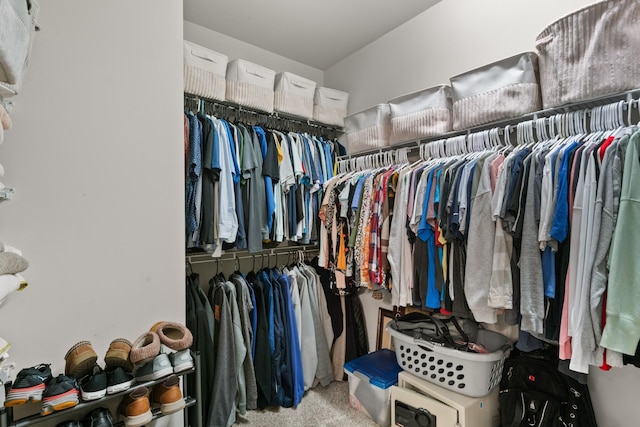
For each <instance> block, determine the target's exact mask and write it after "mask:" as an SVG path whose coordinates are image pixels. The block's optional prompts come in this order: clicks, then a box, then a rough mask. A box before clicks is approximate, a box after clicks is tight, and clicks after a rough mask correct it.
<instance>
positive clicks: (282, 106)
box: [273, 72, 316, 119]
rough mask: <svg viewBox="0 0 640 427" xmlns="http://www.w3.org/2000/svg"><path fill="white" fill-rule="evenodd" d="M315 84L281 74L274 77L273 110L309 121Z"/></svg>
mask: <svg viewBox="0 0 640 427" xmlns="http://www.w3.org/2000/svg"><path fill="white" fill-rule="evenodd" d="M315 92H316V82H314V81H313V80H309V79H305V78H304V77H300V76H297V75H295V74H292V73H288V72H283V73H278V74H277V75H276V85H275V101H274V105H273V109H274V110H276V111H280V112H281V113H287V114H292V115H294V116H298V117H303V118H305V119H311V118H312V117H313V96H314V95H315Z"/></svg>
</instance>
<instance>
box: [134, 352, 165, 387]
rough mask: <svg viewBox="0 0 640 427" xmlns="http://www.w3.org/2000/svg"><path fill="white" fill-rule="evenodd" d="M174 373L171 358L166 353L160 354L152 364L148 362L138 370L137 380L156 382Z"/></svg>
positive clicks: (136, 373)
mask: <svg viewBox="0 0 640 427" xmlns="http://www.w3.org/2000/svg"><path fill="white" fill-rule="evenodd" d="M172 373H173V366H171V362H170V361H169V356H167V355H166V354H164V353H160V354H159V355H157V356H156V357H155V359H153V360H152V361H151V362H147V363H145V364H144V365H142V366H140V367H139V368H137V369H136V372H135V375H136V380H137V381H139V382H144V381H155V380H157V379H160V378H162V377H166V376H167V375H171V374H172Z"/></svg>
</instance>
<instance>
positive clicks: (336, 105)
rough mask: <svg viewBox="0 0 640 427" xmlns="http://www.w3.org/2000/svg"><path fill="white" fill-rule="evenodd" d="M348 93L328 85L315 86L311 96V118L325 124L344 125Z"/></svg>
mask: <svg viewBox="0 0 640 427" xmlns="http://www.w3.org/2000/svg"><path fill="white" fill-rule="evenodd" d="M348 103H349V94H348V93H347V92H342V91H340V90H336V89H331V88H328V87H319V88H316V93H315V95H314V97H313V120H315V121H317V122H320V123H324V124H327V125H333V126H339V127H344V118H345V116H346V115H347V105H348Z"/></svg>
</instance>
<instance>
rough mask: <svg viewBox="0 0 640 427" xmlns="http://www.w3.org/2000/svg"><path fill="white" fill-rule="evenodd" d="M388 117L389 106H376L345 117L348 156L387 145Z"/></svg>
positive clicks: (389, 126) (389, 112)
mask: <svg viewBox="0 0 640 427" xmlns="http://www.w3.org/2000/svg"><path fill="white" fill-rule="evenodd" d="M390 117H391V110H390V108H389V104H378V105H376V106H375V107H371V108H369V109H367V110H364V111H361V112H359V113H355V114H352V115H350V116H348V117H345V119H344V123H345V126H346V131H347V142H348V144H349V145H348V147H347V149H348V150H349V154H355V153H359V152H361V151H366V150H373V149H376V148H383V147H386V146H387V145H389V132H390V128H391V125H390Z"/></svg>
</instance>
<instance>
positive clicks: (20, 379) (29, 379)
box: [4, 364, 52, 407]
mask: <svg viewBox="0 0 640 427" xmlns="http://www.w3.org/2000/svg"><path fill="white" fill-rule="evenodd" d="M50 366H51V365H47V364H41V365H37V366H34V367H32V368H25V369H22V370H21V371H20V372H18V375H16V380H15V381H14V382H13V384H11V388H10V389H9V393H8V394H7V398H6V400H5V401H4V406H6V407H11V406H16V405H22V404H24V403H27V402H29V401H33V402H39V401H41V400H42V394H43V393H44V390H45V386H46V384H47V383H48V382H49V381H50V380H51V378H52V377H51V368H50Z"/></svg>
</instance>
